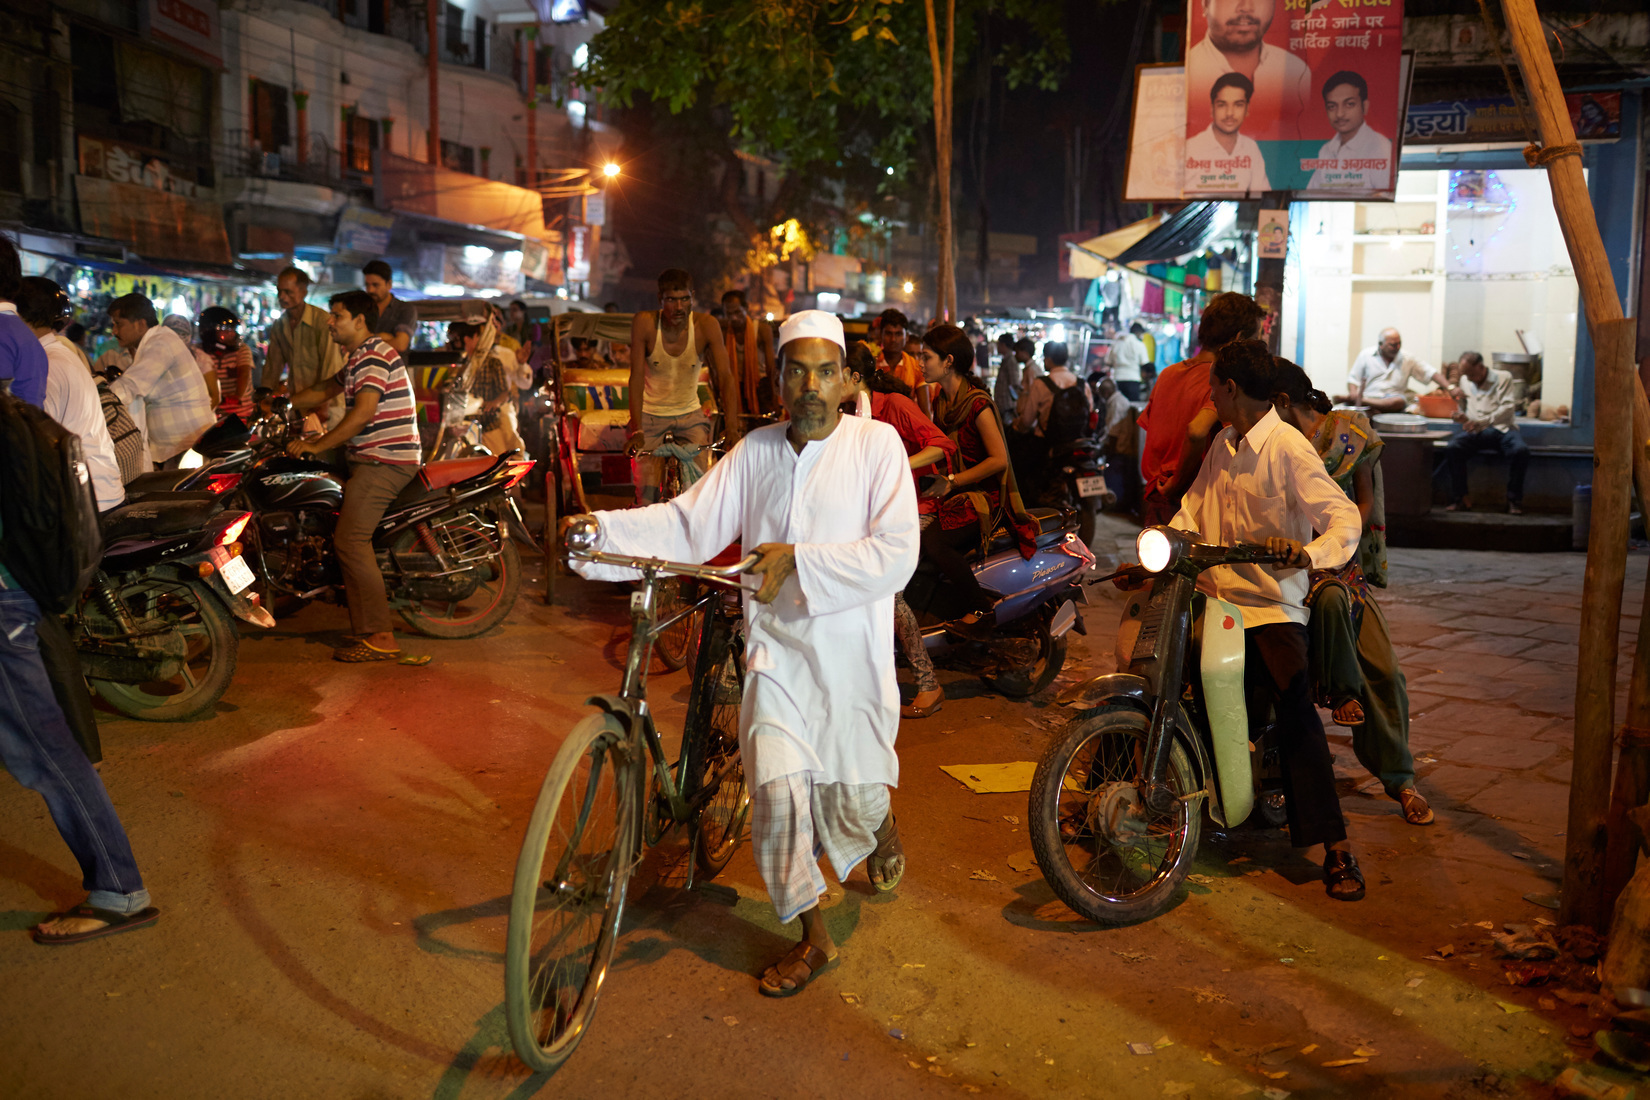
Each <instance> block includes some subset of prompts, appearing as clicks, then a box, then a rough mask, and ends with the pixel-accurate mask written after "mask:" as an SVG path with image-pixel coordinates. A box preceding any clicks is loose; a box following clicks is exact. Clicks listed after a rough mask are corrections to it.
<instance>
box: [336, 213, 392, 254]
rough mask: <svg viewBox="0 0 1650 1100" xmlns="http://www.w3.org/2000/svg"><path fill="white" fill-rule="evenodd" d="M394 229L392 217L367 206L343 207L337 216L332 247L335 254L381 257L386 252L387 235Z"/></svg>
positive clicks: (387, 245) (387, 247)
mask: <svg viewBox="0 0 1650 1100" xmlns="http://www.w3.org/2000/svg"><path fill="white" fill-rule="evenodd" d="M394 229H395V215H394V214H386V213H384V212H383V211H381V210H374V209H372V208H371V207H369V206H346V207H344V211H343V213H341V214H339V215H338V230H337V232H336V233H335V234H334V235H333V242H332V243H333V247H334V248H336V249H337V250H338V251H339V252H354V253H358V254H360V255H363V256H382V255H384V253H386V252H388V251H389V250H390V233H391V231H392V230H394Z"/></svg>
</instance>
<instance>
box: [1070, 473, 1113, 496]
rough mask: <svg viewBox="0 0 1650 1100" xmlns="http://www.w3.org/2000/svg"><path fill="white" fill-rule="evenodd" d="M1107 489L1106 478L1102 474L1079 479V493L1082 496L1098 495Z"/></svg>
mask: <svg viewBox="0 0 1650 1100" xmlns="http://www.w3.org/2000/svg"><path fill="white" fill-rule="evenodd" d="M1105 491H1106V479H1105V478H1104V477H1102V476H1101V475H1100V474H1095V475H1094V476H1093V477H1080V478H1078V479H1077V495H1078V496H1080V497H1097V496H1099V495H1100V494H1101V493H1104V492H1105Z"/></svg>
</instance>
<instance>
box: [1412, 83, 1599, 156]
mask: <svg viewBox="0 0 1650 1100" xmlns="http://www.w3.org/2000/svg"><path fill="white" fill-rule="evenodd" d="M1564 104H1565V106H1566V107H1568V108H1569V111H1570V125H1572V126H1574V127H1575V131H1576V137H1577V138H1578V139H1579V140H1581V141H1616V140H1619V139H1620V137H1621V93H1620V92H1572V93H1570V94H1569V95H1566V96H1565V97H1564ZM1528 140H1529V130H1528V128H1527V127H1526V125H1525V123H1524V115H1523V114H1521V113H1520V112H1519V110H1518V105H1517V104H1516V103H1514V102H1513V100H1512V97H1511V96H1504V95H1501V96H1482V97H1479V98H1476V99H1445V100H1438V101H1435V102H1432V103H1412V104H1410V107H1409V113H1408V114H1407V115H1406V116H1405V118H1404V144H1406V145H1480V144H1494V143H1497V142H1519V143H1522V142H1526V141H1528Z"/></svg>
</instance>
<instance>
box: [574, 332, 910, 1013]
mask: <svg viewBox="0 0 1650 1100" xmlns="http://www.w3.org/2000/svg"><path fill="white" fill-rule="evenodd" d="M779 345H780V348H779V384H780V400H781V402H782V403H783V405H784V406H785V411H786V412H787V413H789V415H790V419H789V420H788V421H786V422H784V423H779V424H771V425H768V426H766V427H762V428H758V429H756V430H755V431H753V432H751V433H750V434H749V435H747V436H745V438H744V440H743V441H742V442H741V443H740V444H739V445H738V446H736V447H734V448H733V450H732V451H730V452H729V453H728V456H727V458H725V459H723V460H722V461H721V462H719V463H717V464H716V465H714V466H712V467H711V468H710V471H709V472H708V473H707V474H706V475H705V476H704V477H702V478H700V479H699V480H698V481H697V482H695V483H694V484H693V486H692V487H691V488H689V489H688V490H687V491H686V492H684V493H683V494H682V495H681V496H679V497H676V498H675V499H674V500H670V501H667V502H665V503H663V504H655V505H651V506H649V507H646V508H633V509H627V510H624V511H617V512H598V513H596V515H595V517H594V518H595V519H596V521H597V525H598V529H599V535H598V539H597V543H596V546H595V549H596V550H598V551H600V552H604V553H617V554H645V555H648V556H650V557H654V556H656V557H662V558H667V559H670V560H674V561H687V562H703V561H707V560H709V559H710V558H711V557H713V556H714V555H716V554H717V553H720V552H721V550H722V549H723V548H724V547H726V546H727V545H728V544H729V543H732V542H735V541H742V542H743V543H744V545H745V547H746V549H754V550H755V552H756V553H758V554H759V555H761V559H760V560H759V561H758V562H757V563H756V564H755V565H754V566H752V568H751V572H752V573H755V574H757V575H758V576H759V577H761V579H762V583H761V587H760V588H756V589H751V588H747V589H746V590H745V631H746V634H745V637H746V648H745V663H746V669H747V672H746V677H745V685H744V686H745V693H744V701H743V705H742V707H741V710H740V722H739V747H740V751H741V753H742V755H743V759H744V765H745V775H746V776H747V778H748V781H749V785H750V790H751V807H752V814H751V849H752V853H753V855H754V856H755V858H756V866H757V870H759V871H760V872H761V874H762V880H763V882H765V883H766V884H767V887H768V894H769V896H770V897H771V898H772V899H773V904H774V908H775V909H776V910H778V913H779V919H780V920H781V921H782V922H789V921H791V920H794V919H796V918H797V917H801V919H802V940H801V942H800V943H798V944H797V945H796V946H795V947H794V948H792V949H791V950H790V951H789V952H787V953H786V954H785V956H784V957H783V958H782V959H780V960H779V961H778V962H776V963H774V964H773V965H772V966H770V967H768V968H767V970H766V971H765V972H764V973H763V975H762V979H761V986H760V988H761V992H762V993H763V994H765V995H767V996H769V997H789V996H792V995H794V994H796V993H800V992H801V991H802V989H803V988H804V987H806V986H807V984H808V983H809V982H810V981H812V979H813V978H814V976H815V975H816V974H818V973H819V972H820V971H821V970H823V969H825V967H826V966H828V965H829V964H830V962H831V961H832V960H834V959H835V958H836V944H835V943H834V942H833V941H832V939H831V935H830V933H829V932H828V931H827V930H826V928H825V919H824V916H823V914H822V913H821V911H820V905H819V899H820V896H821V895H823V894H824V893H825V878H824V876H823V875H821V874H820V871H819V865H818V858H819V857H818V853H819V852H820V851H824V852H825V854H826V855H828V856H829V857H830V860H831V866H832V868H833V869H834V870H835V871H836V876H837V878H838V880H841V879H843V878H846V877H847V875H848V873H849V872H850V871H851V870H852V869H853V868H854V867H856V866H857V865H858V864H859V863H860V861H862V860H864V861H866V870H867V873H868V875H869V877H870V879H871V884H872V885H873V886H874V887H876V889H877V890H878V891H879V892H886V891H889V890H892V889H893V888H894V886H895V885H896V884H897V883H898V882H899V880H900V877H901V876H902V875H903V874H904V873H905V855H904V850H903V849H902V848H901V846H900V838H899V829H898V828H897V826H896V825H895V824H894V814H893V810H892V809H891V808H890V799H889V788H891V787H893V786H895V785H896V784H897V783H898V782H899V759H898V757H896V756H895V755H894V735H895V734H896V733H897V732H898V729H899V688H898V686H897V685H896V684H895V682H894V596H895V595H896V594H898V593H899V592H900V591H902V590H903V589H904V587H905V583H906V582H907V581H908V580H910V579H911V574H912V572H913V571H914V570H915V569H916V564H917V543H918V526H917V493H916V487H915V485H914V484H913V482H912V479H911V468H910V463H909V460H908V458H907V456H906V452H905V446H904V445H903V444H902V443H901V442H900V437H899V433H898V432H896V431H895V430H894V429H893V428H891V427H890V426H888V425H887V424H883V423H879V422H878V421H875V420H872V419H870V418H867V417H858V416H843V415H842V413H841V405H842V403H843V402H844V401H846V400H848V399H849V398H850V397H851V396H852V393H853V385H852V383H851V382H850V381H849V374H848V370H847V366H846V360H847V351H848V343H847V339H846V337H845V336H844V335H843V330H842V322H841V321H840V320H838V319H837V317H836V316H835V315H833V314H829V313H824V312H821V311H819V310H805V311H803V312H801V313H795V314H792V315H791V316H790V317H788V318H786V320H785V323H784V324H783V325H781V326H780V329H779ZM571 522H572V520H571V519H569V520H567V521H564V522H563V530H564V531H565V529H566V526H567V524H568V523H571ZM574 568H576V569H577V570H578V571H579V572H580V573H581V574H583V575H584V576H586V577H589V578H591V579H594V580H629V579H633V578H634V577H635V573H634V572H633V571H632V570H628V569H624V568H620V567H615V566H606V565H596V564H593V563H587V562H586V563H579V562H575V563H574Z"/></svg>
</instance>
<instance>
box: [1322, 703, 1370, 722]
mask: <svg viewBox="0 0 1650 1100" xmlns="http://www.w3.org/2000/svg"><path fill="white" fill-rule="evenodd" d="M1347 707H1357V708H1358V716H1357V717H1356V718H1352V717H1348V718H1347V719H1346V720H1345V721H1343V720H1342V719H1341V717H1340V713H1341V711H1343V710H1345V709H1346V708H1347ZM1329 717H1330V718H1331V719H1332V720H1333V721H1334V723H1335V724H1336V725H1337V726H1346V727H1348V728H1350V727H1352V726H1361V725H1363V724H1364V719H1365V718H1367V717H1369V716H1368V715H1367V714H1366V713H1364V707H1363V704H1362V703H1360V702H1358V700H1356V699H1343V700H1341V702H1340V703H1339V704H1338V705H1337V706H1336V707H1335V709H1334V710H1333V711H1331V712H1330V715H1329Z"/></svg>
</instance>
